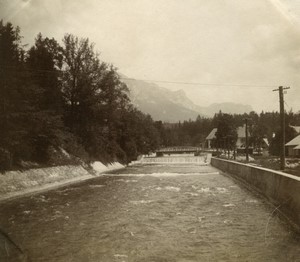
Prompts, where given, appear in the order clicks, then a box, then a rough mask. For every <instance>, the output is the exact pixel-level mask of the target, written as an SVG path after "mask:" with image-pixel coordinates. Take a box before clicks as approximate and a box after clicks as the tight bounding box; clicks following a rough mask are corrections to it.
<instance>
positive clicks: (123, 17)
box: [0, 0, 300, 111]
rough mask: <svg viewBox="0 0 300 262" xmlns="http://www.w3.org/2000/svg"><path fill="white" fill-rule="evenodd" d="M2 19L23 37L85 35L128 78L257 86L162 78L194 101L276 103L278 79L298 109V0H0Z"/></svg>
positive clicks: (274, 106) (258, 106)
mask: <svg viewBox="0 0 300 262" xmlns="http://www.w3.org/2000/svg"><path fill="white" fill-rule="evenodd" d="M0 18H2V19H4V21H5V22H6V21H11V22H13V23H14V24H15V25H19V26H20V27H21V33H22V35H23V36H24V39H23V42H24V43H29V44H32V43H33V39H34V38H35V36H36V35H37V34H38V33H39V32H42V33H43V35H44V36H48V37H55V38H56V39H57V40H61V39H62V37H63V35H64V33H73V34H76V35H78V36H82V37H89V38H90V40H91V41H93V42H95V43H96V49H97V50H98V51H99V52H100V53H101V58H102V59H103V60H104V61H106V62H111V63H114V64H115V66H117V67H118V68H119V71H120V72H121V73H123V74H125V75H127V76H128V77H132V78H137V79H153V80H164V81H179V82H197V83H203V84H210V83H212V84H226V85H227V84H228V85H230V84H232V85H238V84H242V85H253V86H255V87H234V86H203V85H202V86H201V85H200V86H193V85H179V84H178V85H175V84H160V85H161V86H165V87H167V88H170V89H172V90H177V89H183V90H185V92H186V93H187V95H188V96H189V97H190V98H191V99H192V100H193V101H194V102H195V103H197V104H199V105H204V106H205V105H209V104H211V103H216V102H237V103H244V104H250V105H252V107H253V108H254V109H255V110H258V111H260V110H278V107H279V105H278V93H277V92H272V89H274V88H275V87H276V86H278V85H283V86H291V89H290V90H289V91H288V93H287V94H286V96H285V100H286V109H287V110H289V109H290V108H293V110H294V111H296V110H300V22H299V21H300V1H299V0H251V1H249V0H185V1H182V0H86V1H82V0H0ZM272 86H274V88H273V87H272Z"/></svg>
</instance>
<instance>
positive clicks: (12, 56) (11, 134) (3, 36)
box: [0, 20, 34, 168]
mask: <svg viewBox="0 0 300 262" xmlns="http://www.w3.org/2000/svg"><path fill="white" fill-rule="evenodd" d="M24 53H25V52H24V50H23V47H22V45H21V36H20V29H19V27H14V26H13V25H12V24H11V23H6V24H4V23H3V21H2V20H1V21H0V122H1V125H0V148H1V150H0V151H1V152H5V156H4V158H5V159H6V161H1V162H2V163H3V165H4V166H5V168H10V167H11V166H12V165H13V164H14V163H16V162H18V160H19V159H21V158H29V157H30V146H29V145H28V143H27V141H26V136H27V134H28V127H29V125H30V124H29V122H28V120H29V119H30V114H31V113H32V111H33V109H34V94H33V93H31V90H30V88H29V86H28V82H29V79H30V76H29V74H28V72H27V70H26V68H25V64H24ZM0 155H1V153H0ZM0 158H2V157H1V156H0ZM4 162H5V164H4Z"/></svg>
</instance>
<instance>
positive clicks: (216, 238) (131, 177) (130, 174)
mask: <svg viewBox="0 0 300 262" xmlns="http://www.w3.org/2000/svg"><path fill="white" fill-rule="evenodd" d="M274 210H275V207H273V206H272V205H270V204H269V203H268V202H266V201H265V200H264V199H261V198H260V197H259V196H258V195H256V194H255V193H253V192H250V191H248V190H247V189H245V188H244V187H242V186H241V185H239V184H237V182H235V181H233V180H232V179H231V178H229V177H227V176H224V175H222V174H221V173H219V171H218V170H217V169H214V168H213V167H210V166H199V165H190V164H189V165H188V166H187V165H169V166H167V165H159V164H157V165H140V166H131V167H128V168H126V169H123V170H119V171H116V172H115V173H110V174H106V175H104V176H101V177H97V178H95V179H93V180H89V181H85V182H82V183H80V184H76V185H72V186H68V187H64V188H59V189H57V190H53V191H50V192H47V193H42V194H37V195H34V196H31V197H26V198H22V199H18V200H14V201H9V202H6V203H1V204H0V214H1V217H0V228H1V230H2V231H3V232H5V233H6V234H7V235H8V237H9V238H10V239H11V241H12V242H14V244H16V245H17V246H18V247H19V248H20V249H22V250H23V251H24V253H26V254H27V255H28V257H29V258H30V259H31V260H30V261H45V262H47V261H55V262H60V261H61V262H68V261H70V262H71V261H75V262H76V261H84V262H88V261H95V262H96V261H104V262H105V261H116V262H121V261H124V262H127V261H136V262H139V261H141V262H142V261H150V262H151V261H157V262H163V261H166V262H171V261H182V262H187V261H300V237H299V235H298V234H297V233H295V232H294V231H293V230H292V229H291V228H290V227H289V225H287V224H286V223H285V222H284V221H282V220H281V219H280V218H279V217H278V215H277V214H276V212H274ZM1 237H2V238H3V239H4V240H1ZM1 241H2V242H1ZM12 242H9V241H5V236H1V234H0V244H1V243H2V247H0V252H2V253H1V254H2V257H3V260H1V259H0V260H1V261H21V259H20V260H17V256H16V255H15V254H17V251H18V250H17V251H16V250H15V252H11V253H9V254H11V255H10V257H9V258H8V257H5V258H4V256H5V254H7V252H10V250H13V249H14V248H13V247H11V246H12V245H13V244H12ZM15 249H16V248H15ZM1 250H2V251H1ZM13 256H15V257H13Z"/></svg>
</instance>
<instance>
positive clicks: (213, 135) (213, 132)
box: [205, 128, 218, 149]
mask: <svg viewBox="0 0 300 262" xmlns="http://www.w3.org/2000/svg"><path fill="white" fill-rule="evenodd" d="M217 131H218V128H214V129H213V130H211V131H210V133H209V134H208V136H207V137H206V139H205V145H206V148H208V149H211V148H212V141H213V140H214V139H216V133H217Z"/></svg>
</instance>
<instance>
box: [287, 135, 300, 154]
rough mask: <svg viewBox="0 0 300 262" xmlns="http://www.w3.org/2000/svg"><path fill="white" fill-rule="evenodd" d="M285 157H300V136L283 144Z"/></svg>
mask: <svg viewBox="0 0 300 262" xmlns="http://www.w3.org/2000/svg"><path fill="white" fill-rule="evenodd" d="M285 148H286V151H287V156H291V157H295V156H297V157H300V135H298V136H296V137H295V138H294V139H292V140H291V141H289V142H288V143H286V144H285Z"/></svg>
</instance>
